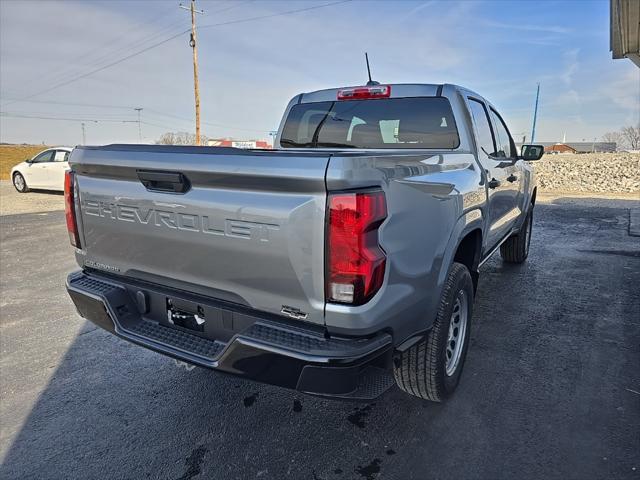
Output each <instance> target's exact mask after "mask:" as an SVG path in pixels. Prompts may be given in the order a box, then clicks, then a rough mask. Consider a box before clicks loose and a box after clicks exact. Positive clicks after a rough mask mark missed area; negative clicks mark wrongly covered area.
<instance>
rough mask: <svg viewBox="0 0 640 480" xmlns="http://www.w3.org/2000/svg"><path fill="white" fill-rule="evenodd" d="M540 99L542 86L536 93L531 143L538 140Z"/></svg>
mask: <svg viewBox="0 0 640 480" xmlns="http://www.w3.org/2000/svg"><path fill="white" fill-rule="evenodd" d="M539 98H540V84H538V90H537V91H536V106H535V109H534V110H533V127H531V143H533V142H534V141H535V138H536V119H537V118H538V99H539Z"/></svg>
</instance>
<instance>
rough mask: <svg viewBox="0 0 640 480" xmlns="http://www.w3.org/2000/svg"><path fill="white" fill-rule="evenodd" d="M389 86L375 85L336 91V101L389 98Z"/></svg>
mask: <svg viewBox="0 0 640 480" xmlns="http://www.w3.org/2000/svg"><path fill="white" fill-rule="evenodd" d="M390 96H391V85H375V86H372V87H354V88H345V89H343V90H338V100H367V99H372V98H389V97H390Z"/></svg>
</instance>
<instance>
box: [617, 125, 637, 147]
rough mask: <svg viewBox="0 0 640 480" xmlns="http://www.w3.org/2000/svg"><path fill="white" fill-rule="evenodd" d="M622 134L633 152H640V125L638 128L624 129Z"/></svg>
mask: <svg viewBox="0 0 640 480" xmlns="http://www.w3.org/2000/svg"><path fill="white" fill-rule="evenodd" d="M620 133H621V135H622V138H624V141H625V143H626V144H627V145H628V146H629V148H630V149H631V150H640V124H639V125H638V126H636V127H632V126H629V127H623V128H622V130H621V131H620Z"/></svg>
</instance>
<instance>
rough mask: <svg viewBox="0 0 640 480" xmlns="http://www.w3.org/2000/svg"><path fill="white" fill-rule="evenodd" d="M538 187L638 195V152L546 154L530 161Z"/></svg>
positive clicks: (639, 178)
mask: <svg viewBox="0 0 640 480" xmlns="http://www.w3.org/2000/svg"><path fill="white" fill-rule="evenodd" d="M531 165H532V166H533V167H534V169H535V172H536V175H537V177H538V186H539V187H540V189H541V190H547V191H554V192H560V191H562V192H592V193H603V192H611V193H633V192H638V194H639V197H640V154H638V153H584V154H579V155H572V154H557V155H550V154H545V155H544V156H543V157H542V159H541V160H538V161H537V162H531Z"/></svg>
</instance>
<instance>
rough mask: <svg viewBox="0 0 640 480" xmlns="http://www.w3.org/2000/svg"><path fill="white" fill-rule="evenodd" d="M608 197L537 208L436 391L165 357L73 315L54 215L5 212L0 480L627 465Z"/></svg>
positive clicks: (637, 474)
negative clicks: (229, 368) (440, 394)
mask: <svg viewBox="0 0 640 480" xmlns="http://www.w3.org/2000/svg"><path fill="white" fill-rule="evenodd" d="M5 200H6V199H5ZM622 203H623V205H621V202H612V203H611V204H610V205H611V207H607V206H606V205H607V202H606V201H600V202H599V203H598V206H593V205H588V206H585V203H584V202H583V201H578V202H573V203H568V202H563V201H562V200H557V201H555V202H554V203H551V204H541V205H538V206H537V207H536V219H535V226H534V228H535V230H534V237H533V241H532V246H531V256H530V259H529V261H528V262H527V263H526V264H525V265H523V266H520V267H510V266H506V265H503V264H502V263H501V261H500V259H499V257H494V258H493V259H491V260H490V261H489V262H488V263H487V264H486V265H485V266H484V267H483V269H482V275H481V281H480V288H479V292H478V297H477V299H476V303H475V318H474V322H475V323H474V324H473V327H472V340H471V348H470V351H469V356H468V357H467V363H466V366H465V371H464V372H463V376H462V383H461V385H460V388H459V389H458V391H457V392H456V395H455V397H454V398H453V399H452V400H451V401H450V402H449V403H447V404H444V405H437V404H429V403H424V402H422V401H419V400H417V399H414V398H412V397H409V396H406V395H404V394H402V393H401V392H400V391H398V390H397V389H395V388H394V389H392V390H391V391H389V392H388V393H387V394H385V395H384V396H382V397H381V398H379V399H378V400H377V401H375V402H372V403H370V404H358V403H347V402H334V401H327V400H322V399H317V398H313V397H308V396H304V395H300V394H297V393H296V392H291V391H286V390H281V389H277V388H274V387H270V386H264V385H259V384H255V383H250V382H247V381H243V380H240V379H237V378H234V377H230V376H223V375H219V374H214V373H211V372H208V371H206V370H202V369H195V370H193V371H191V372H185V371H184V370H181V369H177V368H176V367H175V366H174V364H173V361H172V360H170V359H168V358H165V357H162V356H160V355H158V354H155V353H152V352H149V351H146V350H143V349H141V348H139V347H136V346H132V345H130V344H128V343H126V342H124V341H122V340H119V339H117V338H115V337H113V336H111V335H109V334H107V333H106V332H104V331H102V330H99V329H96V328H95V327H94V326H93V325H91V324H89V323H87V322H85V321H84V320H82V319H81V318H79V317H78V316H77V314H76V313H75V311H74V309H73V307H72V304H71V302H70V300H69V299H68V298H67V295H66V293H65V291H64V286H63V285H64V279H65V276H66V274H67V273H68V272H69V271H71V270H73V269H74V268H75V264H74V261H73V259H72V250H71V247H69V246H68V239H67V234H66V231H65V227H64V215H63V212H60V211H54V212H48V213H42V214H37V213H35V214H20V215H5V216H2V217H0V226H1V229H2V230H1V236H0V241H1V243H2V251H1V257H0V259H1V267H2V272H1V282H0V285H1V288H2V299H1V304H0V307H1V324H0V325H1V330H0V334H1V337H0V347H1V351H2V354H1V359H0V367H1V373H2V378H1V392H2V402H1V409H0V425H1V427H2V430H1V437H0V459H1V461H2V466H1V467H0V477H2V478H4V479H29V478H52V479H62V478H78V479H91V478H109V479H138V478H161V479H172V480H173V479H201V478H211V479H249V478H261V479H282V478H291V479H325V480H330V479H331V480H333V479H374V478H383V479H423V478H441V479H445V478H454V479H462V478H482V479H493V478H562V479H565V478H575V479H587V478H640V368H639V365H640V347H639V345H640V295H639V294H640V237H633V236H630V235H629V218H630V215H629V210H628V209H627V208H623V207H626V206H636V207H637V206H638V202H635V203H633V202H628V204H629V205H625V204H624V202H622Z"/></svg>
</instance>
